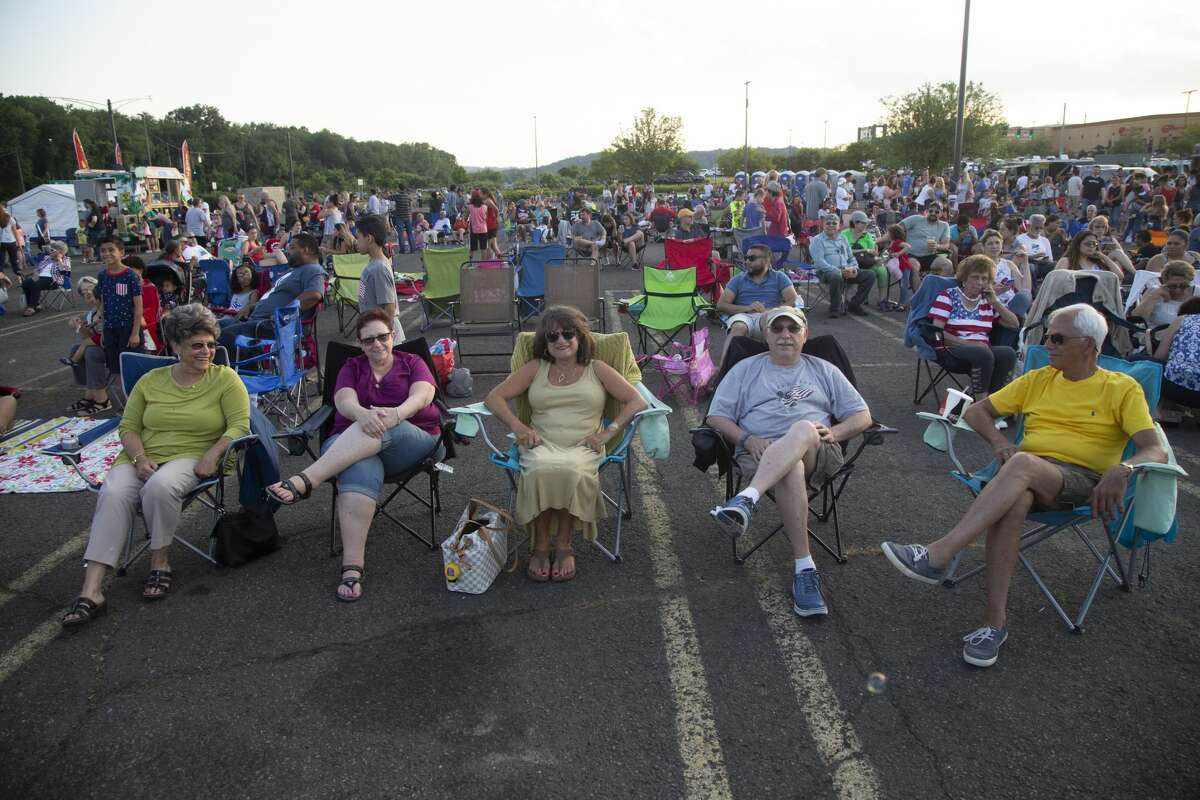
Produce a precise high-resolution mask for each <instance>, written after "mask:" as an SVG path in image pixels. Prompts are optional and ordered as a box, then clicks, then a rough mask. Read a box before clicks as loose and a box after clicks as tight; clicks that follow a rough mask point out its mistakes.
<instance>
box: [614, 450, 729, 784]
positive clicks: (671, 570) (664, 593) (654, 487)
mask: <svg viewBox="0 0 1200 800" xmlns="http://www.w3.org/2000/svg"><path fill="white" fill-rule="evenodd" d="M635 454H636V458H635V459H634V472H635V473H636V475H637V483H638V487H639V489H640V490H641V494H642V509H643V510H642V513H643V515H644V517H645V520H646V532H647V537H648V539H649V546H650V547H649V549H650V561H651V564H652V565H653V567H654V586H655V588H656V589H658V591H659V592H660V594H661V597H660V599H659V608H658V613H659V624H660V625H661V627H662V633H663V646H664V650H665V653H666V657H667V671H668V677H669V679H670V682H671V695H672V701H673V704H674V706H675V727H676V736H677V738H678V745H679V757H680V759H681V760H682V762H683V782H684V787H685V789H686V793H687V797H688V798H713V799H714V800H716V799H717V798H728V797H732V796H733V795H732V792H731V791H730V788H729V775H728V773H727V772H726V770H725V757H724V755H723V754H722V752H721V742H720V739H719V738H718V736H717V722H716V719H715V718H714V716H713V701H712V694H711V693H710V692H709V688H708V677H707V676H706V675H705V673H704V663H703V662H702V661H701V659H700V641H699V637H698V636H697V635H696V624H695V621H694V620H693V619H692V609H691V606H690V605H689V604H688V600H687V595H685V594H684V593H683V570H682V569H681V568H680V565H679V557H678V556H677V555H676V554H675V548H674V547H673V546H672V537H671V521H670V519H669V518H668V517H667V512H666V505H665V504H664V503H663V499H662V494H661V493H660V491H659V486H658V478H657V476H656V475H655V474H654V472H653V471H652V470H650V469H649V468H648V467H647V464H649V459H648V458H647V456H646V453H645V451H644V450H642V446H641V444H640V443H638V444H636V446H635Z"/></svg>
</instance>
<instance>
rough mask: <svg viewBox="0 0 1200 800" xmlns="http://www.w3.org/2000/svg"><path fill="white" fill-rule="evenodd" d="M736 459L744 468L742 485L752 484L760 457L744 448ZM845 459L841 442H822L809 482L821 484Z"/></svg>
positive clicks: (814, 484) (840, 466)
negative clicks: (757, 457) (751, 480)
mask: <svg viewBox="0 0 1200 800" xmlns="http://www.w3.org/2000/svg"><path fill="white" fill-rule="evenodd" d="M734 460H735V461H737V463H738V466H739V467H741V468H742V487H743V488H745V487H746V486H748V485H749V484H750V479H751V478H753V477H754V473H755V472H756V471H757V470H758V459H756V458H755V457H754V456H752V455H750V453H749V452H747V451H746V450H742V451H739V452H738V454H737V455H736V456H735V457H734ZM845 460H846V455H845V453H843V452H842V446H841V445H840V444H838V443H837V442H821V447H820V449H818V450H817V462H816V465H815V466H814V468H813V471H812V474H811V475H809V476H808V482H809V484H810V485H812V486H820V485H821V484H823V483H824V482H825V481H827V480H829V478H830V477H831V476H833V474H834V473H836V472H837V471H838V470H839V469H841V468H842V464H844V463H845Z"/></svg>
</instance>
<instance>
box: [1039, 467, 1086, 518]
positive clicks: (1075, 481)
mask: <svg viewBox="0 0 1200 800" xmlns="http://www.w3.org/2000/svg"><path fill="white" fill-rule="evenodd" d="M1038 457H1039V458H1041V459H1042V460H1043V461H1047V462H1049V463H1050V464H1053V465H1054V466H1055V467H1057V468H1058V472H1059V474H1060V475H1062V479H1063V485H1062V489H1061V490H1059V492H1058V495H1057V496H1055V498H1054V502H1053V503H1050V504H1048V505H1047V504H1046V503H1039V502H1037V501H1035V502H1034V511H1070V510H1071V509H1072V508H1075V507H1076V506H1085V505H1087V504H1088V503H1090V502H1091V499H1092V490H1093V489H1095V488H1096V484H1097V483H1099V482H1100V475H1099V474H1098V473H1095V472H1092V471H1091V470H1090V469H1088V468H1086V467H1081V466H1079V465H1078V464H1071V463H1069V462H1066V461H1059V460H1058V459H1057V458H1047V457H1046V456H1038Z"/></svg>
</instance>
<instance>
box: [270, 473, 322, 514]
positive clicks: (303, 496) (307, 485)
mask: <svg viewBox="0 0 1200 800" xmlns="http://www.w3.org/2000/svg"><path fill="white" fill-rule="evenodd" d="M298 477H299V478H300V480H301V481H302V482H303V483H304V492H303V493H301V492H300V490H299V489H297V488H296V486H295V484H293V483H292V479H291V478H288V479H287V480H286V481H280V482H279V488H280V489H286V490H287V491H288V493H289V494H291V495H292V499H291V500H284V499H283V498H282V497H280V496H279V495H278V494H276V493H275V492H274V491H272V489H274V488H275V487H273V486H268V487H267V492H268V493H269V494H270V495H271V497H272V498H273V499H274V500H275V501H276V502H277V503H279V504H280V505H284V506H294V505H296V503H299V502H300V501H301V500H307V499H308V498H309V497H310V496H311V495H312V490H313V485H312V481H310V480H309V479H308V476H307V475H305V474H304V473H303V472H301V473H300V474H299V476H298Z"/></svg>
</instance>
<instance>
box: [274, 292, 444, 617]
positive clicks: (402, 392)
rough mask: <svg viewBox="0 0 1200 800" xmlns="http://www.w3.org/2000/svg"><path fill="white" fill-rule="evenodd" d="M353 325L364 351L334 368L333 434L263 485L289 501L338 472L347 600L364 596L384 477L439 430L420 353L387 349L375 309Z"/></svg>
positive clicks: (417, 457) (386, 329) (418, 454)
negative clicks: (296, 469)
mask: <svg viewBox="0 0 1200 800" xmlns="http://www.w3.org/2000/svg"><path fill="white" fill-rule="evenodd" d="M355 332H356V334H357V336H358V341H359V343H360V344H361V345H362V348H363V351H364V353H365V354H364V355H361V356H355V357H354V358H351V359H349V360H348V361H347V362H346V363H345V365H343V366H342V369H341V371H340V372H338V376H337V383H336V384H335V386H336V388H335V389H334V393H333V404H334V406H335V407H336V408H337V413H336V414H335V415H334V422H333V434H334V435H333V436H330V437H329V438H328V439H327V440H326V441H325V443H324V444H323V445H322V446H321V457H320V458H319V459H317V460H316V461H315V462H313V463H312V464H311V465H309V466H308V467H307V468H306V469H304V470H303V471H302V472H301V473H300V474H299V475H295V476H293V477H291V478H289V479H288V480H286V481H282V482H280V483H276V484H273V485H271V486H269V487H268V489H267V490H268V491H269V492H271V494H273V495H274V496H275V498H276V499H277V500H279V502H281V503H283V504H284V505H291V504H293V503H296V502H299V501H300V500H304V499H306V498H308V497H310V496H312V493H313V490H314V489H315V488H316V487H318V486H320V485H321V484H322V483H324V482H325V481H327V480H329V479H330V478H332V477H334V476H335V475H336V476H337V481H338V496H337V514H338V522H339V523H340V526H341V529H342V547H343V553H342V580H341V583H340V584H339V585H338V587H337V599H338V600H342V601H344V602H347V603H352V602H354V601H355V600H358V599H359V598H360V597H362V576H363V565H364V564H365V563H366V559H365V557H364V555H365V550H366V545H367V532H368V530H370V527H371V520H372V519H374V517H375V503H376V500H377V499H378V497H379V493H380V492H381V491H382V489H383V480H384V476H385V475H394V474H396V473H398V472H401V471H403V470H405V469H407V468H409V467H411V466H412V465H414V464H416V463H418V462H420V461H421V459H423V458H425V456H427V455H429V453H431V452H433V449H434V448H435V447H437V443H438V437H439V436H440V435H441V429H440V427H439V425H438V420H439V416H438V410H437V407H436V406H435V405H433V398H434V386H435V383H434V378H433V375H432V374H431V373H430V371H429V367H428V366H426V364H425V362H424V361H423V360H422V359H421V357H420V356H415V355H412V354H410V353H397V352H393V351H392V320H391V319H389V318H388V316H387V314H386V313H385V312H384V311H383V310H382V309H378V308H373V309H370V310H369V311H364V312H363V313H362V314H360V315H359V317H358V320H357V325H356V326H355Z"/></svg>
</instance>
